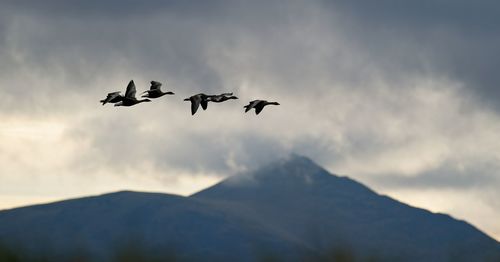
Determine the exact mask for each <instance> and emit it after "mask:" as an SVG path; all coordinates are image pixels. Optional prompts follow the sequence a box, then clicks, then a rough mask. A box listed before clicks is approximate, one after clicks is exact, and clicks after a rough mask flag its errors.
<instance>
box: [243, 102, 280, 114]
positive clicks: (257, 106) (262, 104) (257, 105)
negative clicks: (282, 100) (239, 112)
mask: <svg viewBox="0 0 500 262" xmlns="http://www.w3.org/2000/svg"><path fill="white" fill-rule="evenodd" d="M267 105H279V103H278V102H268V101H266V100H253V101H250V103H248V105H246V106H244V108H245V113H246V112H248V111H250V109H252V108H255V114H256V115H258V114H259V113H260V112H261V111H262V109H264V107H265V106H267Z"/></svg>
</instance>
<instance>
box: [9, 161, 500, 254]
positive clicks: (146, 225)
mask: <svg viewBox="0 0 500 262" xmlns="http://www.w3.org/2000/svg"><path fill="white" fill-rule="evenodd" d="M0 243H3V244H4V245H5V246H7V247H8V249H9V250H13V251H12V252H15V251H18V252H22V254H21V255H19V256H20V259H21V260H22V261H24V260H26V259H29V258H33V257H42V258H45V259H47V260H49V261H52V260H57V261H75V258H78V260H79V261H87V260H88V261H112V260H115V261H124V257H125V258H126V257H128V258H129V259H130V257H134V256H135V258H136V259H132V260H129V261H141V259H142V261H144V260H154V259H158V261H166V260H168V259H176V260H181V261H184V260H203V261H206V260H210V261H258V260H266V259H272V258H273V259H282V260H286V261H290V260H291V261H304V260H329V261H331V260H332V259H333V261H342V260H343V261H353V260H356V261H357V260H360V261H368V260H370V261H373V260H377V259H378V261H500V244H499V243H498V242H496V241H495V240H494V239H492V238H490V237H489V236H487V235H486V234H484V233H483V232H481V231H479V230H477V229H476V228H474V227H473V226H471V225H470V224H468V223H466V222H464V221H460V220H456V219H453V218H452V217H450V216H448V215H444V214H435V213H431V212H429V211H426V210H423V209H419V208H414V207H411V206H408V205H406V204H403V203H400V202H398V201H396V200H393V199H391V198H389V197H386V196H382V195H379V194H377V193H375V192H373V191H372V190H370V189H369V188H367V187H365V186H363V185H362V184H360V183H358V182H356V181H354V180H352V179H349V178H347V177H339V176H336V175H333V174H330V173H328V172H327V171H326V170H324V169H323V168H321V167H320V166H318V165H317V164H315V163H314V162H312V161H311V160H310V159H308V158H305V157H301V156H297V155H292V156H291V157H289V158H287V159H283V160H279V161H277V162H274V163H271V164H269V165H267V166H264V167H261V168H259V169H257V170H255V171H253V172H249V173H246V174H242V175H238V176H234V177H230V178H228V179H226V180H224V181H222V182H220V183H219V184H217V185H215V186H212V187H210V188H208V189H205V190H203V191H201V192H198V193H196V194H194V195H192V196H190V197H182V196H176V195H169V194H158V193H139V192H129V191H126V192H118V193H112V194H106V195H101V196H95V197H87V198H80V199H73V200H67V201H62V202H56V203H52V204H46V205H37V206H30V207H23V208H17V209H12V210H6V211H1V212H0ZM134 252H135V253H134ZM141 254H142V255H141ZM144 254H146V255H144ZM138 256H139V257H138ZM141 256H142V257H141ZM85 259H87V260H85ZM349 259H351V260H349ZM0 261H2V248H0Z"/></svg>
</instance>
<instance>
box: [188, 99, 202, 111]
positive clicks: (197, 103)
mask: <svg viewBox="0 0 500 262" xmlns="http://www.w3.org/2000/svg"><path fill="white" fill-rule="evenodd" d="M189 100H191V115H194V114H195V113H196V111H197V110H198V107H199V106H200V102H201V97H200V96H192V97H190V98H189Z"/></svg>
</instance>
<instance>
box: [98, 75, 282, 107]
mask: <svg viewBox="0 0 500 262" xmlns="http://www.w3.org/2000/svg"><path fill="white" fill-rule="evenodd" d="M161 85H162V84H161V83H160V82H157V81H151V87H150V88H149V90H146V91H144V92H143V93H142V96H141V97H144V99H137V98H136V97H135V95H136V93H137V91H136V88H135V83H134V80H130V82H129V83H128V86H127V90H126V91H125V95H121V92H120V91H117V92H112V93H109V94H108V95H107V96H106V98H104V99H103V100H101V103H102V105H105V104H107V103H113V104H115V106H133V105H137V104H139V103H142V102H151V100H150V99H149V98H152V99H154V98H159V97H162V96H164V95H174V94H175V93H174V92H170V91H168V92H163V91H162V90H161ZM231 99H238V97H236V96H234V95H233V93H222V94H220V95H206V94H203V93H200V94H196V95H193V96H191V97H188V98H186V99H184V101H190V102H191V115H194V114H195V113H196V111H197V110H198V108H199V107H200V105H201V108H203V110H206V109H207V107H208V102H214V103H222V102H224V101H227V100H231ZM267 105H279V103H278V102H269V101H266V100H253V101H250V102H249V103H248V105H246V106H244V108H245V113H246V112H248V111H250V110H251V109H252V108H253V109H255V114H257V115H258V114H259V113H260V112H261V111H262V109H264V107H265V106H267Z"/></svg>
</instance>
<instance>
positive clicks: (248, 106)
mask: <svg viewBox="0 0 500 262" xmlns="http://www.w3.org/2000/svg"><path fill="white" fill-rule="evenodd" d="M261 101H262V100H254V101H250V103H248V105H246V106H245V113H246V112H248V111H250V109H252V108H254V107H255V106H256V105H257V104H258V103H259V102H261ZM261 110H262V109H261Z"/></svg>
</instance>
